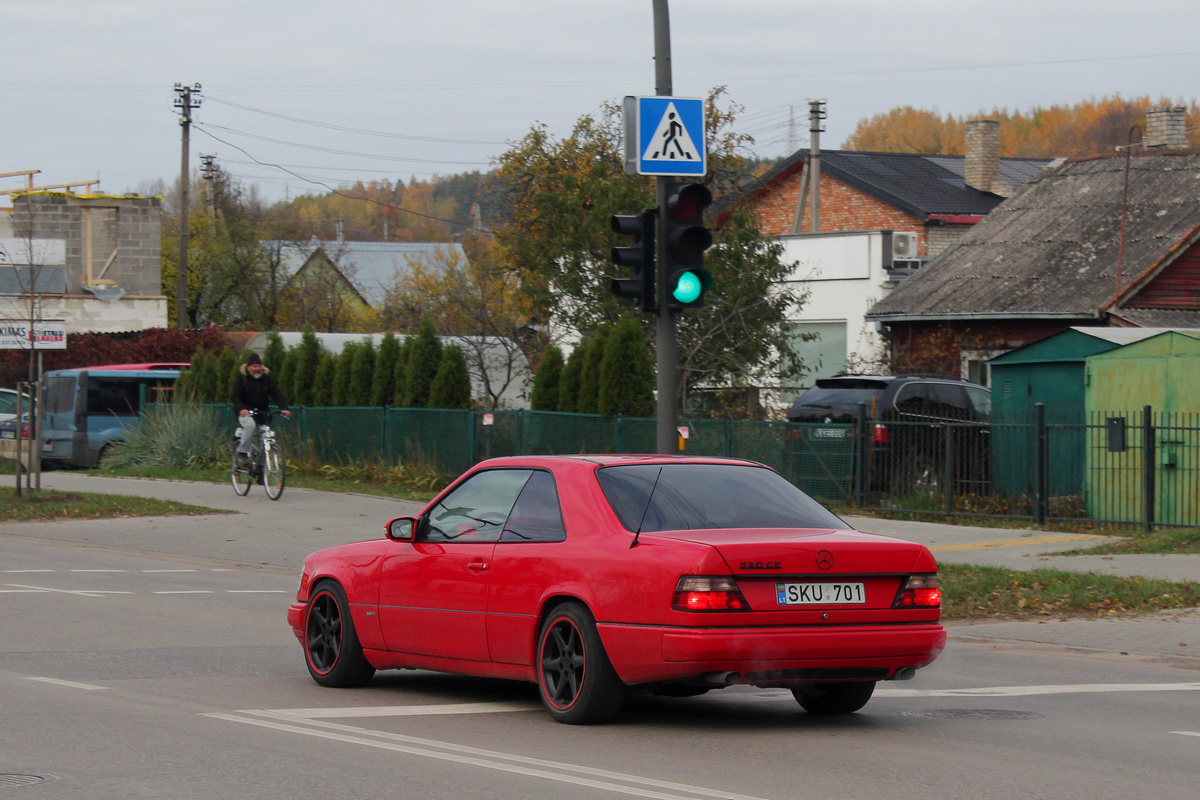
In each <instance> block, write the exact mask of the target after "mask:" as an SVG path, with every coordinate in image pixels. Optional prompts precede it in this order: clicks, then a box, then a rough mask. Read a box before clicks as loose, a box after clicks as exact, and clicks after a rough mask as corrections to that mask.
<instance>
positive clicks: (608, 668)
mask: <svg viewBox="0 0 1200 800" xmlns="http://www.w3.org/2000/svg"><path fill="white" fill-rule="evenodd" d="M537 655H538V665H537V667H538V689H539V692H540V694H541V697H542V704H543V705H545V706H546V710H547V711H549V712H550V716H551V717H553V718H554V719H555V720H557V721H558V722H563V723H566V724H568V725H590V724H594V723H597V722H608V721H610V720H612V719H613V718H614V717H616V715H617V713H618V712H619V711H620V710H621V704H622V703H623V702H624V700H625V684H624V683H622V682H621V679H620V678H619V677H618V676H617V673H616V671H615V670H613V667H612V663H611V662H609V660H608V655H607V654H606V653H605V652H604V645H603V644H602V643H601V641H600V635H599V633H597V632H596V623H595V621H594V620H593V619H592V615H591V614H590V613H589V612H588V610H587V609H586V608H584V607H583V606H582V605H580V604H579V603H573V602H572V603H564V604H562V605H560V606H558V607H556V608H555V609H553V610H552V611H551V612H550V614H549V615H548V616H547V617H546V621H545V622H544V623H543V624H542V630H541V634H540V635H539V636H538V653H537Z"/></svg>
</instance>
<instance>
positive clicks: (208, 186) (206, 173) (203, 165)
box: [200, 155, 217, 217]
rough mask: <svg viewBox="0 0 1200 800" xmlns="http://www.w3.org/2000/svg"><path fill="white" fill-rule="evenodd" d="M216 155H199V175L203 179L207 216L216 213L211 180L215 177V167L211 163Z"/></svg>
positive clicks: (215, 199)
mask: <svg viewBox="0 0 1200 800" xmlns="http://www.w3.org/2000/svg"><path fill="white" fill-rule="evenodd" d="M215 158H216V156H204V155H202V156H200V177H202V178H203V179H204V204H205V205H206V206H208V213H209V216H212V217H215V216H216V215H217V198H216V197H215V192H214V190H213V181H215V180H216V179H217V169H216V167H215V166H214V165H213V159H215Z"/></svg>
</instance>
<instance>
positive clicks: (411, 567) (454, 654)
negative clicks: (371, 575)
mask: <svg viewBox="0 0 1200 800" xmlns="http://www.w3.org/2000/svg"><path fill="white" fill-rule="evenodd" d="M529 475H530V470H527V469H496V470H486V471H483V472H477V473H475V474H473V475H471V476H470V477H468V478H467V479H466V480H465V481H463V482H462V483H460V484H459V485H458V486H456V487H454V488H453V489H452V490H451V491H450V492H448V493H447V494H446V495H444V496H443V497H442V498H440V499H439V500H438V501H437V502H436V503H435V504H434V505H433V506H432V507H431V508H430V509H429V511H428V512H427V513H426V514H425V515H424V516H423V517H422V518H421V524H420V526H419V530H418V532H417V538H416V541H415V542H413V543H411V544H403V545H400V547H398V548H397V549H396V550H395V552H393V553H392V554H391V555H389V556H388V557H387V558H386V559H385V560H384V563H383V572H382V576H381V582H380V593H379V619H380V623H381V625H382V626H383V635H384V640H385V641H386V643H387V647H388V649H389V650H393V651H396V652H401V653H418V654H421V655H428V656H438V657H442V658H458V659H467V660H470V661H489V660H491V657H490V654H489V652H488V644H487V623H486V615H487V606H488V587H489V584H490V582H491V574H492V556H493V553H494V550H495V547H496V542H497V541H498V540H499V539H500V534H501V531H502V530H503V528H504V522H505V520H506V519H507V518H508V514H509V512H510V511H511V510H512V507H513V504H514V503H515V502H516V499H517V495H519V494H520V492H521V489H522V488H523V487H524V485H525V482H526V481H527V480H528V479H529Z"/></svg>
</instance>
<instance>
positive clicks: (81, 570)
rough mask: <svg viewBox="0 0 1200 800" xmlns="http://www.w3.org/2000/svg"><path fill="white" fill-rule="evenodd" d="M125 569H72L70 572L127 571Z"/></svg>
mask: <svg viewBox="0 0 1200 800" xmlns="http://www.w3.org/2000/svg"><path fill="white" fill-rule="evenodd" d="M128 571H129V570H125V569H73V570H70V572H128Z"/></svg>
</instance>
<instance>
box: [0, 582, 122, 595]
mask: <svg viewBox="0 0 1200 800" xmlns="http://www.w3.org/2000/svg"><path fill="white" fill-rule="evenodd" d="M4 585H5V586H10V587H12V588H14V589H22V590H24V591H28V592H51V593H53V594H73V595H75V596H77V597H103V596H104V595H103V594H102V593H101V592H90V591H88V592H85V591H78V590H76V591H72V590H70V589H51V588H49V587H46V586H25V585H24V584H20V583H6V584H4Z"/></svg>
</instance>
